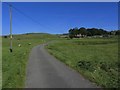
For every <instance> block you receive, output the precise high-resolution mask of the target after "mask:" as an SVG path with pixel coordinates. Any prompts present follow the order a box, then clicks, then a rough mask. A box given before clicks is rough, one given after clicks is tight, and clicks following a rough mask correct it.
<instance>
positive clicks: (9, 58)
mask: <svg viewBox="0 0 120 90" xmlns="http://www.w3.org/2000/svg"><path fill="white" fill-rule="evenodd" d="M54 38H56V36H54V35H49V34H26V35H14V36H13V53H10V52H9V47H10V39H9V38H3V39H2V41H3V42H2V45H3V47H2V52H3V54H2V63H3V64H2V74H3V77H2V83H3V85H2V87H3V88H21V87H24V85H25V74H26V64H27V60H28V58H29V53H30V51H31V49H32V48H33V47H34V46H36V45H39V44H42V43H45V42H47V41H50V40H53V39H54ZM19 43H20V44H21V47H19V46H18V44H19ZM29 43H31V45H29Z"/></svg>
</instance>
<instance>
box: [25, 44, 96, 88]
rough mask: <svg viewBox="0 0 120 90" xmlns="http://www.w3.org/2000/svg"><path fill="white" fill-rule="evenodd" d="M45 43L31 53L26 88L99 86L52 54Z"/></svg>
mask: <svg viewBox="0 0 120 90" xmlns="http://www.w3.org/2000/svg"><path fill="white" fill-rule="evenodd" d="M44 45H45V44H42V45H39V46H36V47H34V48H33V49H32V51H31V53H30V57H29V61H28V65H27V73H26V85H25V87H26V88H97V86H96V85H95V84H93V83H91V82H90V81H88V80H86V79H85V78H83V77H82V76H81V75H80V74H79V73H78V72H76V71H75V70H73V69H71V68H69V67H67V66H66V65H65V64H64V63H62V62H60V61H59V60H57V59H56V58H54V57H53V56H52V55H50V54H49V53H48V52H47V50H46V49H44Z"/></svg>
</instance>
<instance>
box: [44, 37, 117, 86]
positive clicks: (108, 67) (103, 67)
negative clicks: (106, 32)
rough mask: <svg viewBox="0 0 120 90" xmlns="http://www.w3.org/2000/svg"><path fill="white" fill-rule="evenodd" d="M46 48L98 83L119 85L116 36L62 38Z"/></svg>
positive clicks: (101, 84)
mask: <svg viewBox="0 0 120 90" xmlns="http://www.w3.org/2000/svg"><path fill="white" fill-rule="evenodd" d="M46 48H47V49H48V51H49V52H50V53H51V54H52V55H54V56H55V57H56V58H58V59H59V60H60V61H62V62H64V63H65V64H66V65H68V66H70V67H72V68H74V69H75V70H77V71H78V72H80V73H81V74H82V75H83V76H84V77H85V78H88V79H89V80H90V81H93V82H95V83H97V85H100V86H102V87H105V88H117V87H118V82H119V81H118V42H117V39H116V38H109V39H107V38H106V39H93V38H90V39H89V38H84V39H71V40H60V41H57V42H56V43H53V44H49V45H48V46H47V47H46Z"/></svg>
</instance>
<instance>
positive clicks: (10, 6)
mask: <svg viewBox="0 0 120 90" xmlns="http://www.w3.org/2000/svg"><path fill="white" fill-rule="evenodd" d="M9 8H10V52H12V51H13V50H12V5H9Z"/></svg>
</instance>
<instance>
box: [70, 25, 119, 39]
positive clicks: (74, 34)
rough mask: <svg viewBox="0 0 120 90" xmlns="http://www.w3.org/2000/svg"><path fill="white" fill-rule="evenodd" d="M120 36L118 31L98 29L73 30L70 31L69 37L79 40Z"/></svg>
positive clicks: (82, 28)
mask: <svg viewBox="0 0 120 90" xmlns="http://www.w3.org/2000/svg"><path fill="white" fill-rule="evenodd" d="M118 34H120V30H116V31H106V30H104V29H98V28H84V27H81V28H79V29H78V28H77V27H76V28H73V29H70V30H69V37H70V38H79V37H86V36H103V37H107V36H109V35H118Z"/></svg>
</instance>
